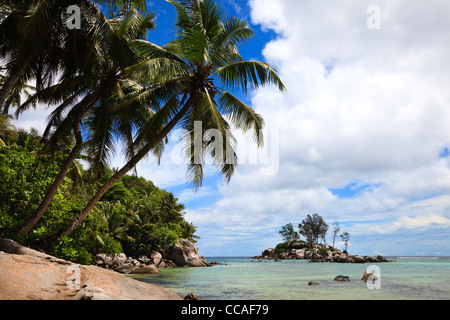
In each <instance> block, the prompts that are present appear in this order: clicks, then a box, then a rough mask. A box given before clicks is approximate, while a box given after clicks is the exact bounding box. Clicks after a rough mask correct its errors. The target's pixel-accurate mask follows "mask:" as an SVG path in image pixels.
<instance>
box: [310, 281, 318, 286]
mask: <svg viewBox="0 0 450 320" xmlns="http://www.w3.org/2000/svg"><path fill="white" fill-rule="evenodd" d="M318 285H320V283H318V282H316V281H310V282H308V286H318Z"/></svg>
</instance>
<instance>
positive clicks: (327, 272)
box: [132, 257, 450, 300]
mask: <svg viewBox="0 0 450 320" xmlns="http://www.w3.org/2000/svg"><path fill="white" fill-rule="evenodd" d="M387 258H388V259H389V260H396V262H390V263H379V264H373V265H375V266H377V267H378V268H379V269H378V270H377V272H378V273H379V283H376V285H375V284H372V283H371V282H369V287H370V285H371V284H372V289H370V288H369V287H368V285H367V284H366V283H364V282H363V281H361V280H360V279H361V277H362V275H363V274H364V271H365V270H366V269H367V268H368V267H369V266H371V265H372V264H367V263H366V264H350V263H311V262H309V261H308V260H283V261H282V262H275V261H273V260H262V262H257V260H255V259H250V258H229V257H226V258H216V257H212V258H211V257H210V258H208V257H207V260H208V261H210V262H211V261H219V262H220V263H221V264H220V265H215V266H212V267H208V268H177V269H168V268H164V269H161V270H160V271H161V274H159V275H134V276H132V277H133V278H135V279H137V280H140V281H144V282H148V283H152V284H156V285H160V286H162V287H165V288H168V289H171V290H172V291H174V292H176V293H178V294H179V295H181V296H185V295H187V294H189V293H191V292H193V293H195V294H196V295H197V296H198V297H199V298H200V299H204V300H449V299H450V257H387ZM338 275H344V276H348V277H349V279H350V281H346V282H337V281H333V280H334V278H335V277H336V276H338ZM310 281H313V282H315V283H316V285H308V283H309V282H310ZM374 287H375V288H374ZM377 287H378V288H377Z"/></svg>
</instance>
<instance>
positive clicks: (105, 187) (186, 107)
mask: <svg viewBox="0 0 450 320" xmlns="http://www.w3.org/2000/svg"><path fill="white" fill-rule="evenodd" d="M195 100H196V98H195V97H191V98H190V99H189V100H188V101H186V103H185V105H184V106H183V108H182V109H181V110H180V111H179V112H178V114H177V115H176V116H175V117H174V118H173V119H172V120H171V121H170V122H169V123H168V124H167V125H166V126H165V127H164V128H163V129H162V130H161V132H160V133H159V134H158V135H157V136H156V138H155V139H152V141H150V142H149V143H147V144H146V145H145V146H144V147H143V148H142V149H141V150H140V151H139V152H138V153H137V154H136V155H135V156H133V157H132V158H131V159H130V160H129V161H128V162H127V163H126V164H125V165H124V166H123V167H122V168H121V169H120V170H119V171H117V173H116V174H114V175H113V176H112V177H111V178H110V179H109V180H108V181H106V182H105V184H103V186H101V187H100V189H98V191H97V192H96V193H95V195H94V196H93V197H92V198H91V200H90V201H89V203H88V204H87V205H86V207H85V208H84V209H83V210H82V211H81V212H80V214H79V215H78V216H77V217H75V219H73V220H72V222H71V223H70V224H69V225H68V227H66V228H65V229H64V230H63V231H62V232H60V234H59V236H67V235H69V234H71V233H72V231H73V230H75V229H76V228H77V227H78V226H79V225H80V224H81V223H82V222H83V221H84V219H86V217H87V216H88V214H89V213H90V212H91V211H92V210H93V209H94V207H95V205H96V204H97V203H98V202H99V201H100V199H101V197H102V196H103V195H104V194H105V193H106V192H107V191H108V190H109V189H110V188H111V187H112V186H113V185H114V184H115V183H116V182H117V181H119V180H120V179H121V178H122V177H123V176H124V175H126V174H127V173H128V171H130V170H131V169H132V168H134V167H135V166H136V164H137V163H138V162H139V161H140V160H141V159H142V158H144V157H145V156H146V155H147V153H149V152H150V151H151V150H152V149H154V148H155V147H156V146H157V145H158V144H159V143H160V141H161V140H163V139H164V138H165V137H166V136H167V135H168V134H169V132H170V131H171V130H172V129H173V128H174V127H175V125H176V124H177V123H178V122H179V121H180V120H181V118H183V116H184V115H185V114H186V112H187V111H188V110H189V108H191V107H192V106H193V105H194V104H195Z"/></svg>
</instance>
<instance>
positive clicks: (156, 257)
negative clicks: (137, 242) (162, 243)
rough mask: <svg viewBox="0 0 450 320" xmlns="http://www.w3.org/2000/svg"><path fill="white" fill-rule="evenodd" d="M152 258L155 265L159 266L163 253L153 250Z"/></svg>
mask: <svg viewBox="0 0 450 320" xmlns="http://www.w3.org/2000/svg"><path fill="white" fill-rule="evenodd" d="M150 259H151V260H152V261H153V263H154V264H155V266H158V265H159V263H160V262H161V260H162V255H161V253H159V252H153V254H152V256H151V258H150Z"/></svg>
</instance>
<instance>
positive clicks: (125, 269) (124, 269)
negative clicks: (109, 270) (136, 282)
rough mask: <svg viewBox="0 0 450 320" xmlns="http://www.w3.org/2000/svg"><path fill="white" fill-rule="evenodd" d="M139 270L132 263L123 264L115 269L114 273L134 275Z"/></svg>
mask: <svg viewBox="0 0 450 320" xmlns="http://www.w3.org/2000/svg"><path fill="white" fill-rule="evenodd" d="M137 269H138V267H136V266H135V265H133V264H132V263H125V264H122V265H120V266H118V267H116V268H114V271H117V272H120V273H125V274H128V273H133V272H134V271H136V270H137Z"/></svg>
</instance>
